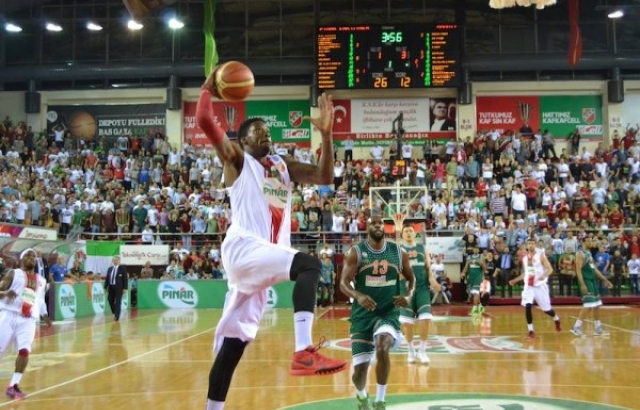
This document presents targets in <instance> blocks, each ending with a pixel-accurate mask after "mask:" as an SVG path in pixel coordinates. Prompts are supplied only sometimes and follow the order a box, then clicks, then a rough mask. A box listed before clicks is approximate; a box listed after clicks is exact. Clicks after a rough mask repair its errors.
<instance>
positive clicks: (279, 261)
mask: <svg viewBox="0 0 640 410" xmlns="http://www.w3.org/2000/svg"><path fill="white" fill-rule="evenodd" d="M221 253H222V264H223V266H224V269H225V272H226V273H227V280H228V285H229V291H228V292H227V295H226V299H225V302H224V310H223V311H222V317H221V318H220V321H219V322H218V326H217V328H216V335H215V342H214V350H215V351H216V352H217V351H218V350H220V347H221V346H222V341H223V340H224V338H225V337H228V338H238V339H240V340H242V341H245V342H250V341H253V340H254V339H255V338H256V335H257V334H258V328H259V327H260V320H261V319H262V315H263V314H264V311H265V309H266V305H267V292H268V290H267V288H269V287H270V286H272V285H275V284H277V283H280V282H286V281H289V280H290V271H291V264H292V263H293V257H294V256H295V254H296V253H298V250H296V249H293V248H290V247H287V246H283V245H275V244H272V243H271V242H269V241H265V240H263V239H260V238H255V237H250V236H241V235H237V236H233V237H227V239H225V241H224V242H223V244H222V249H221Z"/></svg>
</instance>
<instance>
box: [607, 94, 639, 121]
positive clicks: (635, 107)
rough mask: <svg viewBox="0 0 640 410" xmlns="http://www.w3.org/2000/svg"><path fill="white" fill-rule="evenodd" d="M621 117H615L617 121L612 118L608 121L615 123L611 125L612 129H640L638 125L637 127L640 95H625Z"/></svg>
mask: <svg viewBox="0 0 640 410" xmlns="http://www.w3.org/2000/svg"><path fill="white" fill-rule="evenodd" d="M622 115H623V118H620V117H617V121H614V120H613V119H612V118H610V119H609V122H610V123H611V122H617V123H614V124H612V125H611V126H612V127H613V128H624V129H627V127H632V128H634V129H638V128H640V125H638V124H640V94H631V93H627V94H625V96H624V104H623V106H622Z"/></svg>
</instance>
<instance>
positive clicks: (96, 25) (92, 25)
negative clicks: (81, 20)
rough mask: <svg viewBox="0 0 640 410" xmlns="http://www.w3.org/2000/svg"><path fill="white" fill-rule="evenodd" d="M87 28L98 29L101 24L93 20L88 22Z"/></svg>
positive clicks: (100, 27) (100, 28)
mask: <svg viewBox="0 0 640 410" xmlns="http://www.w3.org/2000/svg"><path fill="white" fill-rule="evenodd" d="M87 29H88V30H91V31H100V30H102V26H101V25H99V24H96V23H93V22H88V23H87Z"/></svg>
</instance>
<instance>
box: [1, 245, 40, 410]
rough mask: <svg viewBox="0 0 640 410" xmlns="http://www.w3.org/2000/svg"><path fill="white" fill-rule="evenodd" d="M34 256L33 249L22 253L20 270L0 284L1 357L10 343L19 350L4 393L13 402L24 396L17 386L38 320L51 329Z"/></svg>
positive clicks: (24, 368)
mask: <svg viewBox="0 0 640 410" xmlns="http://www.w3.org/2000/svg"><path fill="white" fill-rule="evenodd" d="M36 257H37V255H36V251H34V250H33V249H27V250H25V251H23V252H22V254H21V255H20V267H21V269H13V270H11V271H9V272H7V274H6V275H5V277H4V278H3V279H2V281H1V282H0V356H2V355H3V354H4V352H5V351H6V350H7V348H8V347H9V345H10V343H11V342H12V341H13V340H15V344H16V349H17V350H18V358H17V359H16V367H15V373H14V374H13V377H12V378H11V382H10V383H9V386H8V387H7V389H6V390H5V393H6V395H7V396H9V397H11V398H12V399H22V398H24V397H25V396H26V395H25V394H24V393H23V392H22V390H20V387H19V384H20V381H21V380H22V375H23V373H24V371H25V370H26V368H27V364H28V363H29V353H30V352H31V345H32V344H33V339H34V338H35V335H36V321H37V319H38V317H40V316H42V317H43V318H44V319H45V321H46V323H47V326H51V321H50V320H49V316H48V315H47V305H46V303H45V302H44V294H45V289H46V286H47V281H46V280H45V279H44V278H43V277H42V276H40V275H38V273H37V272H35V268H36Z"/></svg>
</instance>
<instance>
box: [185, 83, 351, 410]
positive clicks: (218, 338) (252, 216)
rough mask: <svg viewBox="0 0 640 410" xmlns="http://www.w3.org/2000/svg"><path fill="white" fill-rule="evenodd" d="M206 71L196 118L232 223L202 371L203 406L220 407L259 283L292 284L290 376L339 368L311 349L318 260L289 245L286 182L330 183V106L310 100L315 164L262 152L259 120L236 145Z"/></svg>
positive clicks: (253, 314) (265, 140)
mask: <svg viewBox="0 0 640 410" xmlns="http://www.w3.org/2000/svg"><path fill="white" fill-rule="evenodd" d="M214 84H215V82H214V74H212V75H211V76H210V77H209V78H208V79H207V80H206V81H205V83H204V85H203V86H202V90H201V91H200V99H199V100H198V105H197V109H196V120H197V122H198V125H199V126H200V128H201V129H202V130H203V131H204V133H205V134H206V135H207V137H208V138H209V140H210V141H211V143H212V144H213V146H214V148H215V149H216V152H217V155H218V157H219V158H220V159H221V160H222V162H223V164H224V170H223V177H224V183H225V186H226V187H227V189H228V190H229V197H230V201H231V209H232V211H233V216H232V221H231V225H230V227H229V229H228V230H227V233H226V237H225V239H224V241H223V243H222V248H221V254H222V262H223V264H224V267H225V270H226V271H227V275H228V285H229V292H228V293H227V296H226V300H225V306H224V311H223V314H222V318H221V319H220V322H219V323H218V326H217V329H216V335H215V351H216V353H217V356H216V359H215V361H214V363H213V367H212V369H211V373H210V374H209V391H208V400H207V407H206V408H207V410H220V409H223V408H224V402H225V400H226V396H227V392H228V390H229V386H230V383H231V378H232V376H233V372H234V370H235V368H236V366H237V365H238V362H239V361H240V358H241V357H242V354H243V353H244V349H245V347H246V346H247V344H248V343H249V342H251V341H252V340H254V338H255V337H256V334H257V332H258V327H259V325H260V318H261V317H262V314H263V313H264V310H265V306H266V301H267V288H268V287H269V286H272V285H274V284H276V283H279V282H284V281H289V280H292V281H295V282H296V284H295V286H294V288H293V310H294V331H295V350H294V354H293V360H292V362H291V368H290V374H292V375H296V376H302V375H318V374H329V373H335V372H338V371H342V370H345V369H346V362H345V361H344V360H334V359H331V358H328V357H325V356H323V355H320V354H319V353H318V352H317V348H314V347H312V336H311V330H312V324H313V319H314V314H313V312H314V307H315V302H316V290H317V289H318V282H319V279H320V271H321V263H320V260H319V259H318V258H315V257H312V256H309V255H307V254H305V253H301V252H298V251H297V250H295V249H292V248H291V240H290V237H291V224H290V221H291V196H292V185H293V184H292V182H293V181H295V182H299V183H303V184H305V183H306V184H319V185H327V184H330V183H331V182H332V181H333V149H332V147H333V135H332V129H333V116H334V114H333V103H332V101H331V97H330V96H328V95H326V94H323V95H322V96H320V98H318V107H319V109H320V116H319V117H318V118H312V119H310V121H311V123H312V124H313V125H314V126H315V127H316V128H317V129H318V131H319V132H320V133H321V134H322V146H323V147H325V149H323V150H322V154H321V156H320V160H319V161H318V165H310V164H302V163H300V162H296V161H295V160H293V159H292V158H291V157H288V156H284V157H283V156H280V155H270V152H271V150H272V144H271V136H270V134H269V129H268V127H267V124H266V123H265V122H264V121H263V120H262V119H259V118H253V119H248V120H246V121H244V122H243V123H242V124H241V125H240V127H239V129H238V143H235V142H232V141H230V140H229V139H228V138H227V136H226V135H225V132H224V130H223V129H222V128H221V127H220V126H218V125H216V124H215V123H214V121H213V118H214V114H213V108H212V105H211V96H212V94H214V93H215V90H214V89H213V87H214Z"/></svg>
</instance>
